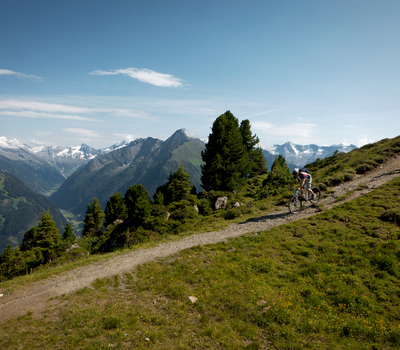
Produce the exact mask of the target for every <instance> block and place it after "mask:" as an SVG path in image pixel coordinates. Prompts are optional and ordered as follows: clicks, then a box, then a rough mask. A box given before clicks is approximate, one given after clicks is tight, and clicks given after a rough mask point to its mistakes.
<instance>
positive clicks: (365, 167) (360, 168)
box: [356, 163, 374, 174]
mask: <svg viewBox="0 0 400 350" xmlns="http://www.w3.org/2000/svg"><path fill="white" fill-rule="evenodd" d="M373 168H374V166H373V165H371V164H367V163H362V164H359V165H357V167H356V173H357V174H364V173H366V172H367V171H370V170H372V169H373Z"/></svg>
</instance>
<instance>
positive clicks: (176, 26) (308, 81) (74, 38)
mask: <svg viewBox="0 0 400 350" xmlns="http://www.w3.org/2000/svg"><path fill="white" fill-rule="evenodd" d="M399 18H400V1H398V0H395V1H391V0H385V1H369V0H358V1H356V0H345V1H342V0H334V1H330V0H324V1H321V0H315V1H314V0H287V1H285V0H283V1H270V0H263V1H251V0H247V1H235V0H230V1H226V0H221V1H218V0H213V1H207V0H202V1H197V0H182V1H180V0H176V1H174V0H172V1H171V0H170V1H165V0H164V1H154V0H147V1H135V0H130V1H118V0H115V1H102V0H96V1H85V0H80V1H74V0H69V1H64V0H59V1H40V0H35V1H30V0H24V1H20V0H0V121H1V124H0V125H1V128H0V136H5V137H8V138H17V139H18V140H20V141H22V142H25V143H28V144H30V145H39V144H47V145H52V144H57V145H61V146H73V145H79V144H81V143H86V144H88V145H90V146H92V147H95V148H102V147H106V146H109V145H111V144H114V143H116V142H119V141H122V140H123V139H127V140H131V139H135V138H137V137H147V136H152V137H157V138H160V139H166V138H167V137H169V136H170V135H172V134H173V133H174V132H175V131H176V130H178V129H181V128H185V129H188V130H190V131H191V132H193V133H195V134H196V135H197V136H198V137H200V138H202V139H206V138H207V136H208V135H209V133H210V130H211V126H212V123H213V121H214V120H215V119H216V118H217V117H218V116H219V115H221V114H222V113H224V112H225V111H227V110H230V111H231V112H232V113H233V114H234V115H235V116H236V117H237V118H239V120H242V119H249V120H250V122H251V125H252V131H253V133H255V134H257V135H258V136H259V138H260V143H261V145H262V146H263V147H266V148H267V147H269V146H270V145H272V144H282V143H284V142H286V141H292V142H295V143H299V144H309V143H315V144H318V145H331V144H338V143H342V142H343V143H353V144H356V145H362V144H365V143H368V142H373V141H378V140H380V139H382V138H387V137H389V138H391V137H395V136H398V135H399V134H400V21H399Z"/></svg>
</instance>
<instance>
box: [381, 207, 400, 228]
mask: <svg viewBox="0 0 400 350" xmlns="http://www.w3.org/2000/svg"><path fill="white" fill-rule="evenodd" d="M380 218H381V219H382V220H383V221H388V222H392V223H394V224H397V225H399V226H400V209H399V208H394V209H390V210H386V211H385V212H384V213H383V214H382V215H381V217H380Z"/></svg>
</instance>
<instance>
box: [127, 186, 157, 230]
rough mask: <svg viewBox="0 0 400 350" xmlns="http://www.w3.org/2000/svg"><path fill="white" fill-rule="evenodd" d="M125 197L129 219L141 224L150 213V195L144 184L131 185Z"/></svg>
mask: <svg viewBox="0 0 400 350" xmlns="http://www.w3.org/2000/svg"><path fill="white" fill-rule="evenodd" d="M124 199H125V204H126V208H127V212H128V219H129V220H132V221H133V222H134V223H136V224H139V223H140V222H141V221H143V220H144V218H145V217H146V216H148V215H150V212H151V201H150V196H149V193H148V192H147V191H146V189H145V188H144V186H143V185H140V184H139V185H136V184H135V185H133V186H130V187H129V188H128V190H127V191H126V193H125V198H124Z"/></svg>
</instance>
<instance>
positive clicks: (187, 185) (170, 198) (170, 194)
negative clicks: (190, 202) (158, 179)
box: [154, 164, 196, 205]
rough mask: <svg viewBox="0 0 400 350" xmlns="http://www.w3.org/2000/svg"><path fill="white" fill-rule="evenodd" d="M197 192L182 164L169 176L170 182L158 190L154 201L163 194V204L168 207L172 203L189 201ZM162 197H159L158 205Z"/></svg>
mask: <svg viewBox="0 0 400 350" xmlns="http://www.w3.org/2000/svg"><path fill="white" fill-rule="evenodd" d="M193 187H194V191H196V187H195V186H193V185H192V184H191V181H190V175H189V174H188V173H187V172H186V171H185V168H184V167H183V165H182V164H180V165H179V166H178V169H177V170H175V171H174V173H171V174H169V176H168V182H167V183H166V184H165V185H162V186H160V187H158V188H157V190H156V194H155V195H154V200H155V201H156V198H157V196H159V194H162V196H163V197H162V200H163V201H162V203H163V204H165V205H168V204H170V203H172V202H179V201H180V200H185V199H188V197H189V194H190V192H191V191H193ZM160 200H161V197H158V199H157V204H162V203H160Z"/></svg>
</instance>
